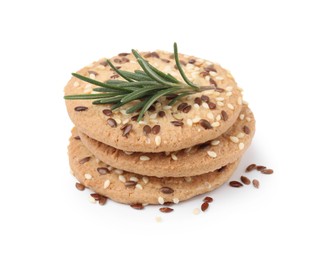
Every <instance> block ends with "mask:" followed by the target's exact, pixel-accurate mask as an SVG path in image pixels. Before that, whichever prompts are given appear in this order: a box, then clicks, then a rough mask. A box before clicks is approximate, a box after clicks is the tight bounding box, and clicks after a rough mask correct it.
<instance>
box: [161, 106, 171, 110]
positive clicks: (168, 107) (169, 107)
mask: <svg viewBox="0 0 330 260" xmlns="http://www.w3.org/2000/svg"><path fill="white" fill-rule="evenodd" d="M171 108H172V106H164V107H163V109H164V110H170V109H171Z"/></svg>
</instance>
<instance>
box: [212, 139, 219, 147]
mask: <svg viewBox="0 0 330 260" xmlns="http://www.w3.org/2000/svg"><path fill="white" fill-rule="evenodd" d="M218 144H220V141H219V140H213V141H212V142H211V145H213V146H215V145H218Z"/></svg>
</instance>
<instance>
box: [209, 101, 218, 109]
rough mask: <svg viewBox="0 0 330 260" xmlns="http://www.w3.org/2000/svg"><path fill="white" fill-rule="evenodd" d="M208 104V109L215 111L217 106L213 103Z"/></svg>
mask: <svg viewBox="0 0 330 260" xmlns="http://www.w3.org/2000/svg"><path fill="white" fill-rule="evenodd" d="M208 104H209V108H210V109H215V108H216V107H217V105H216V104H215V103H213V102H209V103H208Z"/></svg>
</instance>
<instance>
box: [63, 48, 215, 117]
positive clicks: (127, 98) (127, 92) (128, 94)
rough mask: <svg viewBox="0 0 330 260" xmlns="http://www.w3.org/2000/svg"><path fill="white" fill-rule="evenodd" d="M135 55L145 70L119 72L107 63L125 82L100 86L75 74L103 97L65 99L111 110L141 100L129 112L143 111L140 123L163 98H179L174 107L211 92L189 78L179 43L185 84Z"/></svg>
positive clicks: (107, 82) (177, 63)
mask: <svg viewBox="0 0 330 260" xmlns="http://www.w3.org/2000/svg"><path fill="white" fill-rule="evenodd" d="M132 53H133V55H134V56H135V58H136V60H137V62H138V63H139V65H140V67H141V69H142V70H135V71H134V72H129V71H124V70H120V69H117V68H116V66H114V65H113V64H112V63H111V61H110V60H107V63H108V64H109V66H110V67H111V68H112V69H113V70H114V71H115V72H116V73H117V74H118V75H119V76H121V77H122V78H123V79H124V80H107V81H105V82H100V81H97V80H94V79H90V78H88V77H85V76H82V75H79V74H77V73H72V75H73V76H74V77H76V78H78V79H80V80H83V81H85V82H88V83H91V84H93V85H95V86H98V87H97V88H94V89H93V91H95V92H100V93H98V94H81V95H67V96H65V97H64V98H65V99H69V100H73V99H95V101H93V104H95V105H103V104H112V107H111V109H112V110H114V109H116V108H119V107H121V106H123V105H125V104H128V103H130V102H132V101H134V100H139V101H140V102H139V103H137V104H135V105H132V106H131V107H130V108H128V109H127V111H126V112H127V113H134V112H136V111H138V110H140V112H139V116H138V119H137V121H140V120H141V119H142V117H143V115H144V113H145V112H146V111H147V110H148V109H149V108H150V106H151V105H152V104H153V103H154V102H156V101H157V100H158V99H159V98H161V97H163V96H173V95H174V94H175V95H177V96H176V97H175V98H173V99H172V100H171V101H170V102H169V104H168V105H173V104H174V103H175V102H177V101H178V100H179V99H181V98H182V97H184V96H187V95H191V94H193V93H196V92H200V91H202V90H205V89H209V87H207V88H205V87H199V86H197V85H195V84H194V83H192V82H191V81H190V80H189V79H188V78H187V76H186V75H185V73H184V71H183V69H182V67H181V64H180V61H179V54H178V47H177V44H176V43H174V59H175V63H176V66H177V68H178V70H179V72H180V74H181V77H182V78H183V80H184V82H181V81H179V80H178V79H176V78H175V77H173V76H172V75H171V74H169V73H167V74H165V73H164V72H162V71H160V70H158V69H157V68H155V67H154V66H152V65H151V64H150V63H149V62H148V61H146V60H145V59H144V58H143V57H142V56H141V55H140V54H139V53H138V52H137V51H136V50H132Z"/></svg>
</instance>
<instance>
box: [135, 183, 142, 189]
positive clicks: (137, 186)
mask: <svg viewBox="0 0 330 260" xmlns="http://www.w3.org/2000/svg"><path fill="white" fill-rule="evenodd" d="M135 189H137V190H143V187H142V185H141V184H139V183H138V184H136V185H135Z"/></svg>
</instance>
